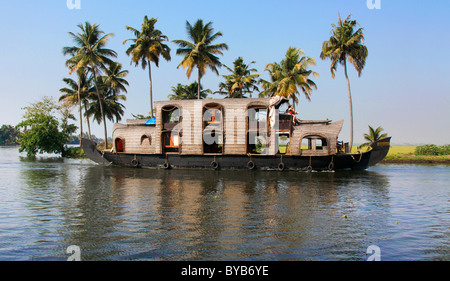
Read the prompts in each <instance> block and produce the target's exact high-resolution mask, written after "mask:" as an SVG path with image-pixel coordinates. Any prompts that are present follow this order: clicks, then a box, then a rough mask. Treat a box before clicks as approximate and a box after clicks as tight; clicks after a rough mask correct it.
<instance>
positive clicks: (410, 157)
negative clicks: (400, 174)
mask: <svg viewBox="0 0 450 281" xmlns="http://www.w3.org/2000/svg"><path fill="white" fill-rule="evenodd" d="M415 150H416V146H391V147H390V148H389V153H388V155H387V156H386V158H385V160H384V162H388V163H389V162H391V163H396V162H399V163H401V162H404V163H450V155H439V156H431V155H415V154H414V152H415Z"/></svg>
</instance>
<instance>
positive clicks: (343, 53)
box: [22, 15, 368, 147]
mask: <svg viewBox="0 0 450 281" xmlns="http://www.w3.org/2000/svg"><path fill="white" fill-rule="evenodd" d="M156 23H157V19H155V18H148V17H147V16H145V17H144V20H143V23H142V25H141V27H140V28H139V29H137V28H133V27H130V26H126V27H125V28H126V29H127V30H129V31H130V32H132V34H133V37H132V38H130V39H126V40H124V41H123V44H129V45H128V48H127V50H126V54H127V55H128V56H129V57H130V59H131V62H130V64H134V65H135V66H136V67H137V66H139V65H140V66H141V67H142V69H147V70H148V75H149V93H150V112H149V114H150V116H149V117H150V118H152V117H154V112H153V92H152V87H153V81H152V68H151V66H152V64H154V65H155V66H156V67H159V62H160V58H161V57H162V58H163V59H164V60H166V61H170V60H171V55H170V53H171V48H170V47H169V46H168V44H167V43H168V42H169V38H168V37H167V36H166V35H164V34H163V32H162V31H160V30H158V29H157V28H156V27H155V25H156ZM212 25H213V23H212V22H208V23H204V22H203V20H201V19H199V20H197V21H196V22H195V23H194V24H191V23H190V22H189V21H186V33H187V40H173V41H171V42H172V43H175V44H176V45H177V46H178V48H177V50H176V54H177V55H179V56H181V57H182V60H181V62H180V63H179V65H178V66H177V68H180V67H182V68H183V69H184V70H186V75H187V77H188V78H190V77H191V74H192V72H193V71H194V69H196V70H197V81H196V82H193V83H191V84H190V85H182V84H177V85H175V86H173V87H172V92H173V93H172V94H169V96H168V98H169V99H194V98H197V99H200V98H206V97H207V95H208V94H222V95H225V96H226V97H227V98H244V97H247V95H249V97H252V93H256V92H257V93H258V96H259V97H272V96H274V95H279V96H283V97H286V98H288V99H290V100H292V104H296V103H298V99H299V95H300V93H303V94H304V96H305V98H306V99H307V100H308V101H310V100H311V94H312V91H313V90H315V89H317V85H316V83H315V82H314V81H313V80H312V79H313V77H319V74H318V73H316V72H314V71H313V70H311V69H310V68H311V67H312V66H314V65H315V64H316V62H315V59H314V58H312V57H308V56H305V54H304V52H303V50H301V49H299V48H295V47H289V48H288V49H287V51H286V55H285V57H284V58H283V59H282V60H281V61H280V62H279V63H278V62H273V63H268V64H267V65H266V67H265V69H264V71H267V72H268V73H269V78H270V79H269V80H264V79H262V78H260V74H258V73H257V70H256V69H254V68H251V65H252V64H253V63H254V61H252V62H250V63H247V62H245V61H244V59H243V58H242V57H238V58H237V59H236V60H235V61H234V62H233V66H232V67H229V66H226V65H223V64H222V63H221V62H220V59H219V55H223V54H224V53H223V52H224V51H226V50H228V45H227V44H226V43H216V41H217V40H218V39H219V38H220V37H221V36H222V32H220V31H218V32H215V30H214V28H213V26H212ZM357 25H358V24H357V22H356V21H355V20H352V19H351V15H349V16H348V17H347V18H346V19H341V18H340V16H339V19H338V23H337V25H335V24H333V25H332V27H333V28H332V31H331V33H332V35H331V36H330V39H329V40H326V41H324V42H323V46H322V52H321V54H320V58H321V59H324V60H325V59H330V61H331V66H330V71H331V74H332V77H333V78H334V75H335V71H336V69H337V65H338V64H341V65H342V66H343V67H344V74H345V77H346V79H347V85H348V97H349V104H350V124H351V141H350V146H351V145H352V142H353V114H352V101H351V91H350V83H349V79H348V75H347V62H350V63H351V64H352V65H353V66H354V67H355V69H356V70H357V71H358V75H361V71H362V69H363V68H364V65H365V60H366V58H367V55H368V52H367V47H366V46H365V45H364V35H363V29H362V28H357V29H356V30H355V28H356V27H357ZM77 27H78V29H79V30H78V32H76V33H73V32H69V35H70V37H71V39H72V40H73V43H74V44H73V46H67V47H64V48H63V54H64V55H65V56H68V58H67V60H66V62H65V65H66V67H67V68H68V73H69V74H75V79H72V78H64V79H63V81H64V83H65V84H66V87H64V88H61V89H60V92H61V96H60V98H59V101H60V102H61V105H62V106H63V107H66V108H71V107H74V106H76V107H78V111H79V122H80V124H79V129H80V142H81V138H82V137H83V119H84V118H85V120H86V123H87V126H88V130H87V132H88V136H87V137H91V132H90V121H89V120H90V119H91V120H94V121H97V122H98V123H99V124H100V123H103V126H104V136H105V137H104V139H105V147H107V146H108V137H107V136H108V135H107V127H106V119H108V120H111V121H116V122H118V121H120V120H121V117H122V116H123V114H124V108H125V107H124V105H123V104H122V101H125V100H126V96H125V94H126V93H127V86H129V84H128V82H127V80H126V76H127V75H128V73H129V72H128V70H124V69H123V66H122V64H121V63H119V62H117V61H115V58H117V52H115V51H114V50H111V49H108V48H107V47H106V45H107V43H108V41H109V39H110V38H111V37H112V36H113V34H112V33H105V32H104V31H102V30H100V26H99V25H98V24H91V23H89V22H85V23H84V24H79V25H78V26H77ZM222 66H225V68H226V69H227V70H228V72H230V74H227V75H223V78H224V82H221V83H220V84H219V85H218V88H219V89H218V90H217V91H215V92H212V91H211V90H209V89H207V90H204V89H203V88H202V85H201V79H202V77H203V75H204V74H205V73H206V71H207V70H208V69H209V70H211V71H213V72H214V73H216V74H217V75H219V71H218V68H220V67H222ZM260 89H261V90H260ZM83 117H84V118H83ZM141 117H144V116H141ZM22 127H23V126H22Z"/></svg>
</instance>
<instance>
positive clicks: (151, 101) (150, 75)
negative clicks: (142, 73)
mask: <svg viewBox="0 0 450 281" xmlns="http://www.w3.org/2000/svg"><path fill="white" fill-rule="evenodd" d="M148 80H149V81H150V116H151V117H152V118H153V117H154V116H153V89H152V88H153V87H152V66H151V64H150V60H148Z"/></svg>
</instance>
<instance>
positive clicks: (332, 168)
mask: <svg viewBox="0 0 450 281" xmlns="http://www.w3.org/2000/svg"><path fill="white" fill-rule="evenodd" d="M333 157H334V155H332V156H331V162H330V164H328V170H329V171H333V170H334V162H333Z"/></svg>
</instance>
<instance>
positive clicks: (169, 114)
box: [162, 106, 180, 130]
mask: <svg viewBox="0 0 450 281" xmlns="http://www.w3.org/2000/svg"><path fill="white" fill-rule="evenodd" d="M162 121H163V128H164V129H166V130H171V129H173V127H175V126H176V125H177V124H178V123H179V122H180V110H179V109H178V107H176V106H166V107H163V108H162Z"/></svg>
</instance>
